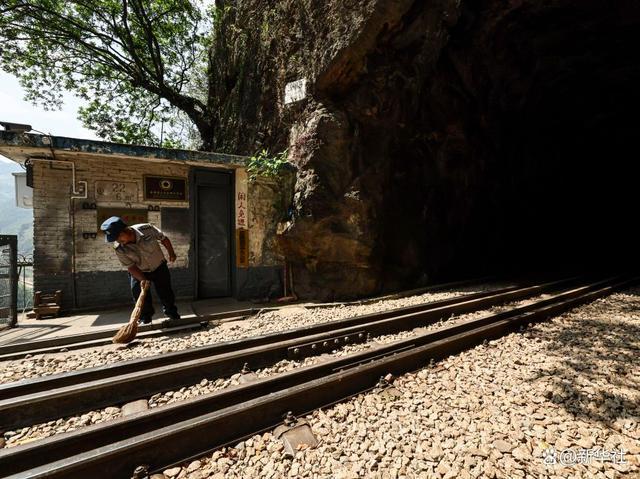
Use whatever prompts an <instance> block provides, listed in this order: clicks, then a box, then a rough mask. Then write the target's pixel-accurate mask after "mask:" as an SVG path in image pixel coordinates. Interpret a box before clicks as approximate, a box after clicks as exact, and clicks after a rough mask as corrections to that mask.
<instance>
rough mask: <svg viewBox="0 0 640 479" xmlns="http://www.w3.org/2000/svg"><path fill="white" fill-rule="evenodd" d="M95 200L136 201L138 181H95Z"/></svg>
mask: <svg viewBox="0 0 640 479" xmlns="http://www.w3.org/2000/svg"><path fill="white" fill-rule="evenodd" d="M96 200H97V201H129V202H132V201H138V183H136V182H135V181H104V180H98V181H96Z"/></svg>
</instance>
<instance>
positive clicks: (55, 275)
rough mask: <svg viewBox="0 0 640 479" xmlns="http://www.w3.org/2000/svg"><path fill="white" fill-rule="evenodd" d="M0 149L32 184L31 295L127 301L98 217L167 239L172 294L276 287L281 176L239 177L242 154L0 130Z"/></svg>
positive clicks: (258, 294)
mask: <svg viewBox="0 0 640 479" xmlns="http://www.w3.org/2000/svg"><path fill="white" fill-rule="evenodd" d="M0 154H2V155H4V156H6V157H7V158H10V159H11V160H13V161H16V162H18V163H21V164H23V165H25V168H26V172H27V175H26V181H27V184H28V185H29V186H30V187H31V188H33V203H32V204H33V228H34V258H33V261H34V290H40V291H55V290H62V292H63V300H62V305H63V309H65V310H79V309H89V308H100V307H108V306H115V305H122V304H127V303H130V301H131V300H130V297H131V294H130V291H129V284H128V281H127V276H126V271H124V270H123V267H122V266H121V265H120V263H119V261H118V260H117V259H116V256H115V254H114V252H113V246H112V245H110V244H107V243H105V240H104V237H103V235H102V233H101V232H100V231H99V227H100V224H101V223H102V222H103V221H104V220H105V219H106V218H108V217H110V216H114V215H117V216H121V217H122V218H124V220H125V221H126V222H127V223H129V224H135V223H143V222H149V223H152V224H154V225H156V226H158V227H159V228H160V229H162V230H163V231H164V232H165V234H166V235H167V236H168V237H169V238H170V239H171V241H172V243H173V244H174V248H175V250H176V254H177V257H178V259H177V261H176V262H175V264H174V265H173V266H172V278H173V283H174V289H175V291H176V295H177V296H178V297H179V298H189V299H205V298H216V297H235V298H238V299H251V298H255V299H265V298H274V297H278V296H279V295H281V294H282V258H281V257H280V256H279V254H278V252H277V248H276V244H277V243H276V241H275V235H276V229H277V224H278V222H279V221H280V220H282V216H283V213H284V212H285V211H286V207H287V198H286V196H287V194H286V193H285V191H284V190H285V189H286V188H284V187H283V183H282V182H278V181H274V180H269V179H262V180H260V179H258V180H257V181H248V178H247V171H246V169H245V164H246V158H245V157H242V156H235V155H227V154H219V153H211V152H202V151H188V150H179V149H169V148H155V147H147V146H137V145H125V144H117V143H110V142H103V141H93V140H82V139H74V138H65V137H57V136H48V135H34V134H26V133H15V132H9V131H0Z"/></svg>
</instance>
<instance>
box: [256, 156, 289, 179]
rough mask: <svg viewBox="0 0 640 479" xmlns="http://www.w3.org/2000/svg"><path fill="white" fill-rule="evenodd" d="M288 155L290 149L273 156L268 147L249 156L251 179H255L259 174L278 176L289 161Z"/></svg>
mask: <svg viewBox="0 0 640 479" xmlns="http://www.w3.org/2000/svg"><path fill="white" fill-rule="evenodd" d="M287 155H288V150H284V151H282V152H280V153H278V154H276V155H275V156H271V155H270V154H269V151H268V150H266V149H263V150H261V151H259V152H258V153H256V154H255V155H253V156H252V157H251V158H249V161H248V162H247V172H248V173H249V180H250V181H255V180H256V179H257V178H258V177H259V176H263V177H266V178H278V177H279V176H280V173H281V172H282V170H283V169H284V168H285V167H286V165H287V163H288V162H287Z"/></svg>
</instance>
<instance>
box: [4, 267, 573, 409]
mask: <svg viewBox="0 0 640 479" xmlns="http://www.w3.org/2000/svg"><path fill="white" fill-rule="evenodd" d="M574 281H577V278H568V279H564V280H561V281H557V282H552V283H545V284H543V285H541V286H538V288H540V289H539V291H543V289H544V288H553V287H556V286H560V285H561V284H563V283H564V284H567V285H570V284H572V282H574ZM529 288H531V286H527V287H522V286H510V287H507V288H502V289H498V290H494V291H485V292H480V293H472V294H467V295H462V296H457V297H454V298H449V299H445V300H440V301H433V302H427V303H421V304H418V305H413V306H407V307H402V308H394V309H390V310H387V311H383V312H378V313H372V314H366V315H360V316H355V317H351V318H346V319H342V320H338V321H329V322H325V323H319V324H315V325H312V326H302V327H299V328H293V329H289V330H285V331H280V332H276V333H270V334H265V335H260V336H254V337H250V338H243V339H238V340H232V341H225V342H222V343H216V344H213V345H208V346H200V347H197V348H191V349H185V350H181V351H175V352H172V353H165V354H162V355H156V356H152V357H146V358H139V359H132V360H127V361H119V362H117V363H114V364H108V365H103V366H97V367H92V368H83V369H81V370H77V371H70V372H66V373H58V374H52V375H47V376H41V377H37V378H31V379H25V380H21V381H16V382H11V383H4V384H0V400H2V399H7V398H11V397H14V396H16V395H24V394H30V393H35V392H38V391H46V390H49V389H53V388H57V387H62V386H66V385H72V384H78V383H81V382H87V381H93V380H97V379H103V378H107V377H110V376H115V375H121V374H126V373H131V372H135V371H141V370H145V369H149V368H151V367H158V366H162V365H168V364H175V363H177V362H179V361H186V360H191V359H198V358H204V357H208V356H213V355H216V354H221V353H225V352H230V351H236V350H239V349H245V348H249V347H255V346H260V345H264V344H269V343H274V342H278V341H283V340H287V339H291V338H296V337H302V336H308V335H311V334H316V333H320V332H325V331H331V330H334V329H336V328H340V327H347V326H352V325H356V324H365V323H367V322H370V321H372V320H374V319H376V318H378V319H380V318H384V317H390V316H394V315H400V314H407V313H410V312H416V311H423V310H424V311H427V310H431V309H437V308H441V307H445V306H449V305H455V304H456V303H460V302H467V301H471V300H475V299H483V298H487V301H488V302H486V303H484V304H480V305H479V307H486V306H487V305H491V304H493V303H492V301H498V300H497V299H495V300H491V297H493V296H495V295H500V294H506V293H509V292H513V294H512V295H511V296H509V297H507V298H506V299H505V300H504V301H509V300H512V299H518V298H521V297H525V296H526V295H528V292H527V291H528V289H529ZM496 304H497V303H496ZM445 313H446V311H445V312H444V313H443V314H445Z"/></svg>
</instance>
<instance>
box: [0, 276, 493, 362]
mask: <svg viewBox="0 0 640 479" xmlns="http://www.w3.org/2000/svg"><path fill="white" fill-rule="evenodd" d="M491 279H493V278H492V277H484V278H475V279H466V280H462V281H454V282H449V283H441V284H437V285H431V286H426V287H423V288H416V289H411V290H407V291H401V292H398V293H393V294H388V295H384V296H377V297H374V298H366V299H360V300H355V301H346V302H342V303H317V304H306V305H305V307H306V308H309V309H316V308H328V307H334V306H338V305H347V306H348V305H362V304H370V303H373V302H376V301H383V300H388V299H398V298H404V297H407V296H413V295H418V294H424V293H428V292H435V291H441V290H443V289H450V288H456V287H464V286H470V285H474V284H480V283H481V282H486V281H489V280H491ZM282 308H283V306H268V305H264V306H262V307H255V308H243V309H236V310H231V311H223V312H219V313H212V314H207V315H189V316H184V317H183V318H182V319H181V320H180V321H179V322H177V323H176V326H172V327H164V326H163V325H162V323H157V324H149V325H140V327H139V333H138V336H139V337H154V336H162V335H166V334H175V333H181V332H184V329H185V328H198V327H203V326H205V325H206V324H208V323H210V322H222V321H233V320H242V319H246V318H248V317H250V316H253V315H255V314H258V313H261V312H269V311H277V310H279V309H282ZM124 322H126V321H124V320H123V324H124ZM118 329H119V327H117V328H109V329H106V328H105V329H101V330H100V331H92V332H88V333H81V334H74V335H69V336H59V337H56V338H46V339H37V340H33V341H21V342H15V343H9V344H2V345H0V360H8V359H15V358H21V357H24V356H25V355H26V354H42V353H52V352H58V351H59V349H60V348H66V349H80V348H86V347H91V346H100V345H103V344H110V343H111V338H112V337H113V335H114V334H115V333H116V332H117V331H118Z"/></svg>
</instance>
